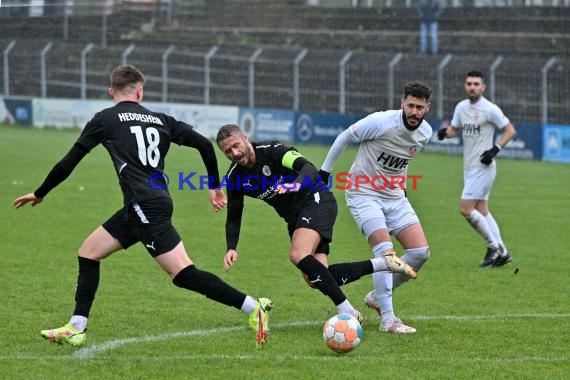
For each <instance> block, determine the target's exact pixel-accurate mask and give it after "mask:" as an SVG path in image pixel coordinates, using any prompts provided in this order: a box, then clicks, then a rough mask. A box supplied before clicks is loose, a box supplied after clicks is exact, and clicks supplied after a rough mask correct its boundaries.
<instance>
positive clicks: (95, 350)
mask: <svg viewBox="0 0 570 380" xmlns="http://www.w3.org/2000/svg"><path fill="white" fill-rule="evenodd" d="M569 317H570V313H560V314H555V313H536V314H533V313H513V314H501V313H499V314H491V315H438V316H436V315H433V316H429V315H416V316H409V317H407V319H409V320H418V321H419V320H423V321H430V320H442V321H449V320H453V321H479V320H497V319H508V318H511V319H526V318H535V319H541V318H542V319H549V318H569ZM322 323H323V321H299V322H290V323H274V324H272V325H271V327H272V328H276V329H280V328H290V327H298V326H319V325H321V324H322ZM244 329H245V327H244V326H233V327H220V328H214V329H207V330H191V331H178V332H172V333H166V334H158V335H143V336H139V337H132V338H126V339H116V340H111V341H108V342H105V343H101V344H94V345H91V346H89V347H85V348H81V349H78V350H77V351H75V352H74V353H73V354H70V355H51V356H34V355H14V356H0V361H11V360H51V359H53V360H62V359H80V360H82V359H92V358H94V357H96V356H97V355H99V354H101V353H104V352H107V351H112V350H114V349H116V348H119V347H122V346H126V345H129V344H140V343H152V342H161V341H165V340H169V339H173V338H185V337H192V336H209V335H215V334H221V333H227V332H232V331H241V330H244ZM216 357H219V358H221V359H234V360H254V359H258V358H259V355H207V356H203V355H188V356H176V358H179V359H211V358H216ZM173 358H175V357H173V356H170V355H169V356H168V357H158V358H155V360H159V361H167V360H172V359H173ZM335 358H336V357H335V356H332V357H330V356H324V357H323V356H311V357H308V356H305V355H303V356H297V355H278V356H277V357H276V359H278V360H331V359H332V360H334V359H335ZM416 359H417V358H416ZM359 360H362V357H360V356H359ZM430 360H431V359H430ZM453 360H454V361H463V362H470V363H471V362H488V361H493V360H495V359H488V358H464V359H459V358H455V359H453ZM527 360H529V361H544V362H559V361H568V358H567V357H561V358H546V357H543V356H525V357H517V358H512V359H504V358H497V359H496V360H495V361H500V362H505V363H507V362H524V361H527Z"/></svg>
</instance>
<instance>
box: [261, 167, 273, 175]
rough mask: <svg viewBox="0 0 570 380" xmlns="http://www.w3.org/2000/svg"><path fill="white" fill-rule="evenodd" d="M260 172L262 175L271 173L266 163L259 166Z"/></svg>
mask: <svg viewBox="0 0 570 380" xmlns="http://www.w3.org/2000/svg"><path fill="white" fill-rule="evenodd" d="M261 172H262V173H263V175H264V176H270V175H271V169H269V166H267V165H263V167H262V168H261Z"/></svg>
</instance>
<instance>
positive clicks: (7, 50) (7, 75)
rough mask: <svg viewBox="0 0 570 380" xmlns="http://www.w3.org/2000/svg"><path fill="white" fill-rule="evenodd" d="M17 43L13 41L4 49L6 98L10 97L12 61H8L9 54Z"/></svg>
mask: <svg viewBox="0 0 570 380" xmlns="http://www.w3.org/2000/svg"><path fill="white" fill-rule="evenodd" d="M14 45H16V41H12V42H10V43H9V44H8V46H6V48H5V49H4V96H8V95H10V61H9V60H8V54H10V50H12V49H13V48H14Z"/></svg>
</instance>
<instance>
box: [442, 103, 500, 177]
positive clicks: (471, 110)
mask: <svg viewBox="0 0 570 380" xmlns="http://www.w3.org/2000/svg"><path fill="white" fill-rule="evenodd" d="M509 123H510V121H509V119H507V117H506V116H505V115H504V114H503V111H501V109H500V108H499V107H498V106H497V105H495V104H493V103H491V102H490V101H488V100H487V99H485V98H484V97H483V96H482V97H481V98H480V99H479V101H477V103H474V104H471V102H470V101H469V99H465V100H462V101H461V102H459V103H457V105H456V106H455V111H453V118H452V119H451V126H453V127H455V128H460V129H462V130H463V167H464V168H465V169H475V168H480V167H488V166H487V165H484V164H482V163H481V161H480V156H481V154H483V152H484V151H486V150H489V149H491V148H492V147H493V144H494V143H495V141H494V136H495V128H499V129H503V128H504V127H506V126H507V124H509ZM495 165H496V164H495V160H493V162H492V163H491V165H489V166H492V167H494V166H495Z"/></svg>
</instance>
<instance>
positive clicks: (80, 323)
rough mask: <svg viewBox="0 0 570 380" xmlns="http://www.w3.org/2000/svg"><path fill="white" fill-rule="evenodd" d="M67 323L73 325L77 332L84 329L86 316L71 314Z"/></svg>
mask: <svg viewBox="0 0 570 380" xmlns="http://www.w3.org/2000/svg"><path fill="white" fill-rule="evenodd" d="M69 325H71V326H73V327H75V328H76V329H77V330H78V331H79V332H82V331H85V329H86V328H87V317H84V316H82V315H73V316H71V319H70V320H69Z"/></svg>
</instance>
